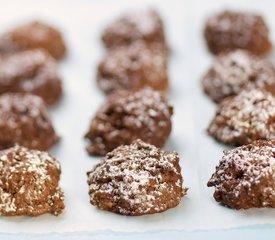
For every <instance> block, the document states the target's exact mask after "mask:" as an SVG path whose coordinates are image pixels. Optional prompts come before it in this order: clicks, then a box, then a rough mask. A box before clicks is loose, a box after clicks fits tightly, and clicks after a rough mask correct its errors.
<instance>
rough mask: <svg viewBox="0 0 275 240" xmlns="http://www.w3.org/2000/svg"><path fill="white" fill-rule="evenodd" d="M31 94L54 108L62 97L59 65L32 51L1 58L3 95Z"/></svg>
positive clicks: (40, 53)
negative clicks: (13, 93) (9, 93)
mask: <svg viewBox="0 0 275 240" xmlns="http://www.w3.org/2000/svg"><path fill="white" fill-rule="evenodd" d="M6 92H27V93H32V94H35V95H38V96H40V97H41V98H43V99H44V101H45V102H46V103H47V104H49V105H52V104H54V103H56V102H57V100H58V99H59V98H60V96H61V94H62V85H61V80H60V77H59V75H58V72H57V65H56V61H55V60H54V59H53V58H52V57H51V56H50V55H49V54H48V53H47V52H45V51H43V50H38V49H36V50H28V51H22V52H20V53H16V54H11V55H7V56H2V57H0V94H2V93H6Z"/></svg>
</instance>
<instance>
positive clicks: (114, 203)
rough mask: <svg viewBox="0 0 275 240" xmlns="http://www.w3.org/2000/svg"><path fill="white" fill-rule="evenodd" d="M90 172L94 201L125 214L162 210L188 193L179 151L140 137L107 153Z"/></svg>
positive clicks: (91, 196)
mask: <svg viewBox="0 0 275 240" xmlns="http://www.w3.org/2000/svg"><path fill="white" fill-rule="evenodd" d="M87 174H88V184H89V195H90V201H91V204H93V205H95V206H97V207H98V208H100V209H103V210H107V211H111V212H115V213H119V214H123V215H132V216H137V215H144V214H152V213H159V212H163V211H165V210H167V209H169V208H173V207H176V206H177V205H178V204H179V203H180V200H181V198H182V196H184V195H186V192H187V189H186V188H184V187H183V178H182V175H181V168H180V165H179V156H178V154H177V153H176V152H168V151H161V150H160V149H158V148H156V147H155V146H153V145H150V144H147V143H144V142H142V141H141V140H136V141H134V142H133V143H132V144H131V145H124V146H120V147H118V148H116V149H115V150H114V151H112V152H110V153H108V154H107V155H106V157H105V158H104V159H103V160H102V161H101V163H99V164H98V165H96V166H95V168H94V169H93V170H92V171H90V172H88V173H87Z"/></svg>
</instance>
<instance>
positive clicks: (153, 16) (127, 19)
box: [102, 10, 166, 49]
mask: <svg viewBox="0 0 275 240" xmlns="http://www.w3.org/2000/svg"><path fill="white" fill-rule="evenodd" d="M102 40H103V43H104V44H105V46H106V47H107V48H112V47H117V46H121V45H130V44H131V43H133V42H134V41H137V40H142V41H144V42H145V43H146V44H148V45H155V44H157V45H161V46H163V47H164V49H166V43H165V37H164V30H163V22H162V20H161V18H160V16H159V15H158V13H157V12H156V11H154V10H143V11H134V12H129V13H128V14H125V15H123V16H121V17H120V18H118V19H117V20H116V21H114V22H113V23H111V24H109V25H108V26H107V28H106V29H105V31H104V33H103V35H102Z"/></svg>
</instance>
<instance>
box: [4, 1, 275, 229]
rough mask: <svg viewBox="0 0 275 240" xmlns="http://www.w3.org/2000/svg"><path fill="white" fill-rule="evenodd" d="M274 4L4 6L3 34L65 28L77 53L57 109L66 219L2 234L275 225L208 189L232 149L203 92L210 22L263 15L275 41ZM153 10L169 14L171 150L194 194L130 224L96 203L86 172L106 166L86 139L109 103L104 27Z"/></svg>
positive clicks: (29, 222)
mask: <svg viewBox="0 0 275 240" xmlns="http://www.w3.org/2000/svg"><path fill="white" fill-rule="evenodd" d="M274 3H275V2H273V1H270V0H262V1H257V0H247V1H233V0H228V1H225V0H208V1H205V0H192V1H187V0H185V1H184V0H183V1H180V0H169V1H161V0H159V1H143V0H139V1H138V0H132V1H126V0H125V1H122V0H116V1H106V0H103V1H88V0H81V1H70V0H67V1H65V0H61V1H53V0H47V1H37V0H27V1H24V3H23V1H19V0H18V1H14V0H10V1H3V0H1V7H0V16H1V17H0V32H4V31H5V30H6V29H9V28H11V27H12V26H15V25H17V24H19V23H23V22H25V21H27V20H34V19H40V20H44V21H46V22H48V23H51V24H54V25H56V26H57V27H59V28H60V29H62V32H63V34H64V37H65V39H66V42H67V46H68V50H69V51H68V55H67V57H66V59H65V60H64V61H63V62H61V64H60V71H61V75H62V77H63V85H64V97H63V99H62V101H61V102H60V104H59V105H58V106H56V107H55V108H54V109H52V110H51V114H52V117H53V120H54V122H55V126H56V130H57V131H58V133H59V134H60V135H61V137H62V141H61V143H60V144H59V145H58V146H56V147H55V148H54V149H52V151H51V152H52V154H53V155H54V156H56V157H57V158H58V159H59V160H60V161H61V164H62V180H61V186H62V187H63V189H64V191H65V197H66V200H65V201H66V210H65V211H64V213H63V214H62V215H60V216H59V217H54V216H51V215H48V214H46V215H43V216H40V217H36V218H31V217H1V218H0V232H11V233H16V232H28V233H48V232H75V231H96V230H103V229H111V230H114V231H151V230H159V229H184V230H197V229H220V228H231V227H239V226H247V225H252V224H266V223H271V224H275V210H274V209H256V210H255V209H253V210H247V211H235V210H231V209H227V208H225V207H222V206H220V205H218V204H217V203H216V202H215V201H214V199H213V198H212V193H213V189H208V188H207V187H206V183H207V181H208V179H209V177H210V176H211V174H212V172H213V171H214V167H215V165H216V164H217V163H218V160H219V159H220V157H221V156H222V150H223V149H224V148H225V146H222V145H219V144H217V143H216V142H215V141H213V140H212V139H211V138H210V137H208V136H207V135H206V133H205V129H206V127H207V125H208V123H209V120H210V119H211V117H212V116H213V114H214V109H215V108H214V107H215V105H214V104H213V103H212V102H211V101H210V100H209V99H208V98H207V97H206V96H204V94H203V93H202V91H201V87H200V79H201V77H202V75H203V74H204V72H205V71H206V69H207V68H208V66H209V65H210V64H211V61H212V56H211V54H210V53H208V51H207V49H206V46H205V44H204V41H203V38H202V28H203V24H204V20H205V18H206V16H208V15H209V14H211V13H212V12H214V11H216V10H218V9H225V8H227V7H229V8H233V9H249V10H257V11H258V12H260V13H262V14H264V16H265V17H266V20H267V22H268V24H269V26H270V29H271V33H272V39H274V33H275V15H274V9H275V4H274ZM148 6H152V7H154V8H155V9H157V10H159V12H160V13H161V15H162V17H163V19H164V21H165V26H166V35H167V38H168V41H169V44H170V46H171V49H172V55H171V61H170V80H171V90H170V92H169V96H170V99H171V102H172V104H173V105H174V107H175V114H174V117H173V124H174V125H173V132H172V134H171V137H170V139H169V141H168V143H167V146H166V148H167V149H170V150H176V151H178V152H179V153H180V156H181V166H182V169H183V176H184V179H185V185H186V186H187V187H189V188H190V189H189V191H188V196H187V197H184V198H183V200H182V202H181V204H180V205H179V206H178V207H177V208H174V209H171V210H168V211H166V212H164V213H161V214H155V215H147V216H141V217H126V216H120V215H116V214H113V213H109V212H104V211H100V210H98V209H97V208H95V207H94V206H92V205H91V204H90V203H89V196H88V193H87V192H88V186H87V184H86V172H87V171H88V170H90V169H91V168H92V166H93V165H94V164H96V163H97V162H98V160H99V159H98V158H93V157H89V156H88V155H87V154H86V152H85V141H84V139H83V135H84V134H85V132H86V131H87V130H88V126H89V123H90V120H91V117H92V116H93V114H94V113H95V112H96V110H97V108H98V107H99V106H100V104H101V103H102V102H103V101H104V98H105V96H104V95H103V94H102V93H101V92H100V90H99V89H98V88H97V86H96V84H95V77H96V67H97V64H98V62H99V60H100V59H101V57H102V55H103V54H104V49H103V47H102V45H101V42H100V34H101V32H102V30H103V28H104V26H105V25H106V24H107V23H108V22H110V21H111V20H112V19H114V18H115V17H116V16H118V15H119V14H120V13H123V12H125V11H127V10H133V9H137V8H139V7H142V8H144V7H148ZM273 16H274V17H273ZM273 22H274V24H273ZM270 57H271V58H274V56H273V55H271V56H270Z"/></svg>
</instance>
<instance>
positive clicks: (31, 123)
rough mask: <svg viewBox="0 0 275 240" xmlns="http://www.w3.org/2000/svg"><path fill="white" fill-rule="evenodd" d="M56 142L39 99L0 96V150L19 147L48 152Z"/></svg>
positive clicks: (25, 95)
mask: <svg viewBox="0 0 275 240" xmlns="http://www.w3.org/2000/svg"><path fill="white" fill-rule="evenodd" d="M58 139H59V138H58V136H57V135H56V133H55V131H54V128H53V126H52V123H51V120H50V118H49V115H48V112H47V108H46V106H45V104H44V102H43V101H42V99H41V98H40V97H37V96H35V95H30V94H21V93H14V94H4V95H1V96H0V149H5V148H9V147H12V146H14V144H15V143H18V144H20V145H23V146H25V147H28V148H31V149H38V150H47V149H49V148H50V147H51V146H53V145H54V144H55V143H56V142H57V141H58Z"/></svg>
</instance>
